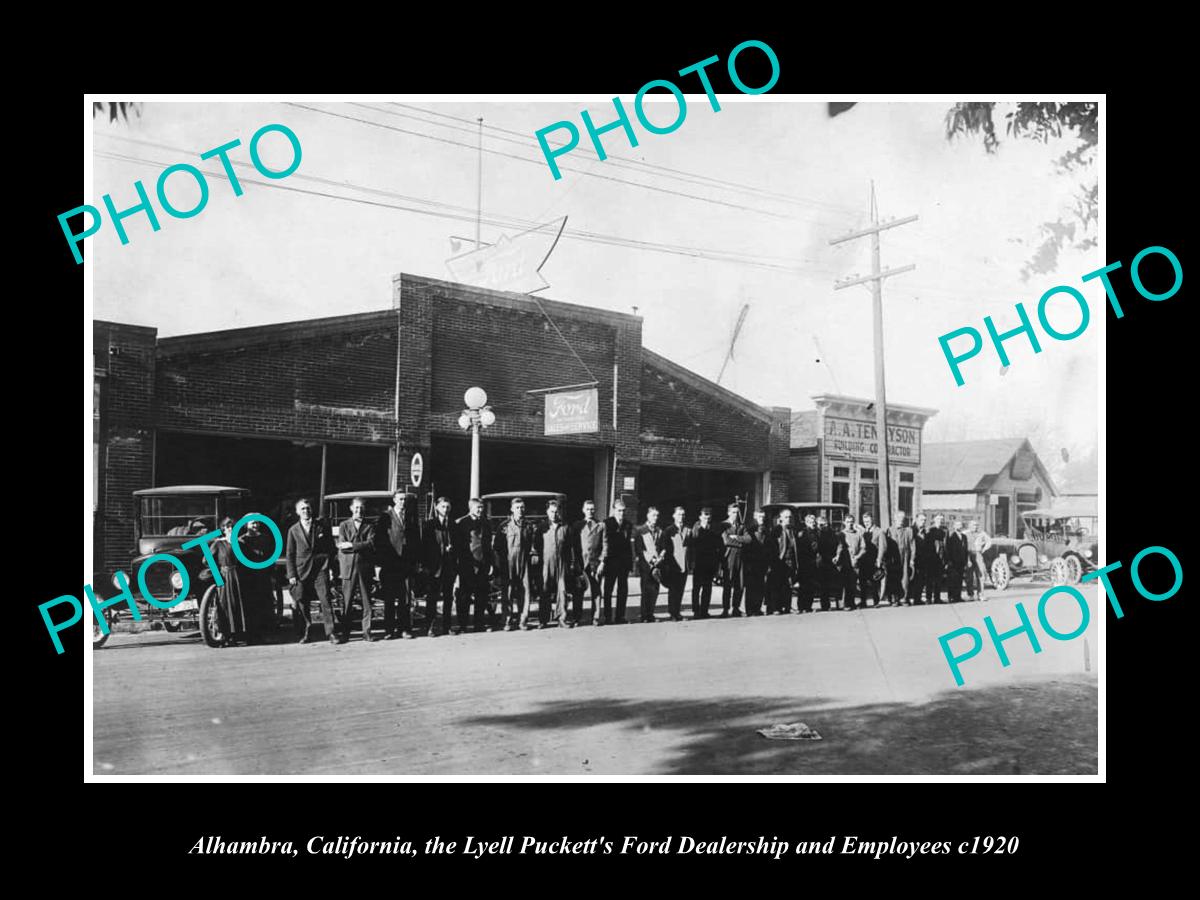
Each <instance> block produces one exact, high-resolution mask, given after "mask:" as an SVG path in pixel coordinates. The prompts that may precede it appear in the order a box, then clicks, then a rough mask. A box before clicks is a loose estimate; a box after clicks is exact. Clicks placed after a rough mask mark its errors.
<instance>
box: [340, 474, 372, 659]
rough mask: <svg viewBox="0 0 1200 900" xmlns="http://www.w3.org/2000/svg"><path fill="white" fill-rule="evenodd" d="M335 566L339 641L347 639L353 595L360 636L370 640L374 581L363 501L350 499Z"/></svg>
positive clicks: (342, 641)
mask: <svg viewBox="0 0 1200 900" xmlns="http://www.w3.org/2000/svg"><path fill="white" fill-rule="evenodd" d="M337 546H338V550H340V551H341V552H340V553H338V565H339V567H340V569H341V576H342V622H341V625H342V628H341V631H342V633H341V639H340V641H339V643H343V644H344V643H346V641H348V640H350V610H352V609H353V608H354V597H355V595H356V594H357V595H358V601H359V603H361V604H362V639H363V640H364V641H371V640H374V638H372V637H371V583H372V582H373V581H374V580H375V560H374V559H373V558H372V553H371V551H372V540H371V526H370V524H369V523H368V522H366V521H365V520H364V519H363V501H362V498H361V497H355V498H354V499H353V500H351V501H350V518H348V519H346V520H345V521H344V522H342V524H341V525H339V526H338V545H337Z"/></svg>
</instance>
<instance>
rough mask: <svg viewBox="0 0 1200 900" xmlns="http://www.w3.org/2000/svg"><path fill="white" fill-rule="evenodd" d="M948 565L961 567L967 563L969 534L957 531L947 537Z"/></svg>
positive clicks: (952, 567)
mask: <svg viewBox="0 0 1200 900" xmlns="http://www.w3.org/2000/svg"><path fill="white" fill-rule="evenodd" d="M945 558H946V566H947V568H951V569H961V568H963V567H964V566H965V565H966V564H967V536H966V535H965V534H960V533H959V532H957V531H952V532H950V535H949V536H948V537H947V538H946V557H945Z"/></svg>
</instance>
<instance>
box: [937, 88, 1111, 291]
mask: <svg viewBox="0 0 1200 900" xmlns="http://www.w3.org/2000/svg"><path fill="white" fill-rule="evenodd" d="M1096 113H1097V104H1095V103H1017V104H1014V106H1013V108H1012V109H1011V110H1010V111H1008V112H1007V113H1005V115H1004V124H1005V127H1004V133H1005V135H1006V136H1007V137H1009V138H1016V139H1027V140H1036V141H1041V142H1042V143H1047V142H1049V141H1050V139H1051V138H1055V139H1061V138H1062V137H1063V136H1064V135H1066V136H1067V137H1068V138H1072V137H1073V138H1074V139H1075V142H1076V143H1075V146H1074V147H1072V148H1071V149H1070V150H1068V151H1067V152H1066V153H1064V154H1063V155H1062V156H1060V157H1059V158H1058V159H1057V160H1055V166H1056V167H1057V169H1058V171H1059V172H1060V173H1061V174H1062V175H1064V176H1066V177H1071V178H1075V179H1077V180H1078V182H1079V189H1078V191H1077V192H1076V194H1075V197H1074V205H1073V208H1072V209H1071V211H1070V214H1069V215H1066V216H1064V217H1062V218H1060V219H1059V220H1058V221H1055V222H1043V223H1042V225H1041V228H1040V231H1041V238H1042V240H1041V243H1040V244H1039V245H1038V246H1037V248H1036V249H1035V250H1034V252H1033V255H1032V256H1031V257H1030V259H1029V260H1027V261H1026V263H1025V265H1024V266H1023V267H1022V268H1021V278H1022V279H1023V280H1026V281H1028V280H1029V277H1030V276H1031V275H1033V274H1045V273H1048V272H1052V271H1053V270H1054V268H1055V267H1056V266H1057V264H1058V255H1059V253H1060V252H1061V250H1062V249H1063V248H1064V247H1066V246H1068V245H1069V246H1072V247H1074V248H1076V249H1078V250H1087V249H1089V248H1091V247H1094V246H1096V234H1097V227H1098V225H1099V212H1098V201H1099V189H1098V183H1097V176H1096V171H1095V163H1096V143H1097V140H1098V138H1099V132H1098V126H1097V117H1096ZM995 114H996V104H995V103H956V104H955V105H954V106H953V107H951V108H950V111H949V112H948V113H946V139H947V140H949V141H953V140H954V139H955V138H959V137H969V136H974V135H980V136H982V138H983V147H984V150H986V151H987V152H988V153H995V152H996V151H997V150H998V149H999V147H1000V138H999V137H997V135H996V122H995Z"/></svg>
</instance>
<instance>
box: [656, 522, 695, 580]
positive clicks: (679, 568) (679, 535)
mask: <svg viewBox="0 0 1200 900" xmlns="http://www.w3.org/2000/svg"><path fill="white" fill-rule="evenodd" d="M690 531H691V529H689V528H688V527H687V526H686V525H680V526H676V525H675V523H674V522H672V523H671V524H670V525H668V526H666V527H665V528H664V529H663V543H664V545H665V546H666V548H667V558H666V559H664V560H663V564H664V565H665V566H666V567H667V568H668V569H669V570H670V571H672V572H680V573H682V574H684V575H686V574H687V573H688V572H690V571H692V547H691V545H690V544H689V543H688V534H689V533H690Z"/></svg>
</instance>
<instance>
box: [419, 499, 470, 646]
mask: <svg viewBox="0 0 1200 900" xmlns="http://www.w3.org/2000/svg"><path fill="white" fill-rule="evenodd" d="M433 509H434V513H433V516H432V517H431V518H430V519H429V520H428V521H427V522H426V523H425V570H426V572H427V573H428V575H429V600H428V603H427V607H428V611H429V636H430V637H437V635H438V629H437V608H438V600H439V599H440V600H441V602H442V627H441V633H442V634H449V633H450V611H451V607H452V606H453V604H454V579H455V576H456V575H457V574H458V572H457V563H456V560H455V556H454V521H453V520H452V519H451V518H450V498H449V497H438V498H437V502H436V503H435V504H434V507H433ZM458 622H459V625H462V624H463V623H464V622H466V615H465V614H464V612H463V610H462V609H460V610H459V612H458Z"/></svg>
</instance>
